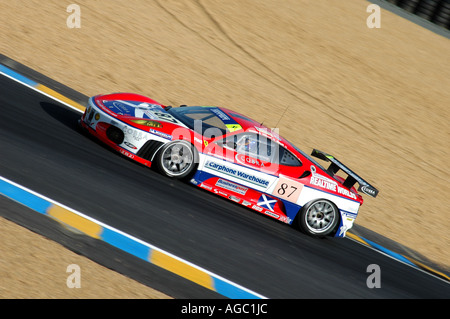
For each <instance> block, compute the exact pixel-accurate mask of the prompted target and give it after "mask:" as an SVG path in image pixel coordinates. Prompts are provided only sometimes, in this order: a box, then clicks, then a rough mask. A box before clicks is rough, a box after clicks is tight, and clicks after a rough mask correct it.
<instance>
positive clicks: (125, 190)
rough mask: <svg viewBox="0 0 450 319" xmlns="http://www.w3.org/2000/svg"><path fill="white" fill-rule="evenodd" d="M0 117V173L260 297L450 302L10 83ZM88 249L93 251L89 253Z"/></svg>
mask: <svg viewBox="0 0 450 319" xmlns="http://www.w3.org/2000/svg"><path fill="white" fill-rule="evenodd" d="M0 111H1V116H0V150H1V159H0V176H3V177H5V178H7V179H10V180H12V181H14V182H16V183H19V184H21V185H23V186H25V187H28V188H30V189H33V190H35V191H37V192H39V193H40V194H43V195H44V196H47V197H49V198H52V199H54V200H56V201H58V202H60V203H63V204H64V205H67V206H69V207H71V208H73V209H75V210H78V211H80V212H83V213H84V214H86V215H89V216H91V217H93V218H95V219H97V220H99V221H101V222H103V223H105V224H108V225H110V226H112V227H115V228H117V229H119V230H121V231H123V232H126V233H128V234H131V235H133V236H135V237H137V238H139V239H141V240H143V241H145V242H148V243H152V244H154V245H156V246H158V247H160V248H161V249H164V250H166V251H168V252H170V253H172V254H174V255H176V256H179V257H181V258H183V259H185V260H188V261H190V262H192V263H194V264H196V265H199V266H201V267H203V268H205V269H207V270H209V271H211V272H214V273H216V274H219V275H220V276H223V277H224V278H227V279H228V280H231V281H233V282H235V283H238V284H239V285H242V286H244V287H246V288H248V289H251V290H253V291H255V292H257V293H259V294H261V295H263V296H266V297H268V298H274V299H293V298H295V299H297V298H447V299H448V298H450V285H449V284H448V282H445V281H444V280H442V279H439V278H436V277H434V276H431V275H429V274H427V273H425V272H422V271H419V270H417V269H415V268H413V267H410V266H408V265H405V264H403V263H400V262H398V261H396V260H394V259H392V258H389V257H388V256H386V255H383V254H380V253H379V252H376V251H374V250H372V249H368V248H367V247H365V246H362V245H360V244H358V243H356V242H354V241H351V240H348V239H332V238H327V239H313V238H310V237H308V236H306V235H303V234H301V233H299V232H298V231H296V230H295V229H293V228H291V227H289V226H287V225H284V224H281V223H278V222H275V221H274V220H272V219H269V218H266V217H264V216H262V215H260V214H257V213H254V212H252V211H249V210H247V209H245V208H243V207H240V206H237V205H235V204H233V203H230V202H227V201H225V200H222V199H221V198H218V197H216V196H214V195H212V194H209V193H207V192H205V191H202V190H201V189H198V188H196V187H194V186H190V185H187V184H183V183H181V182H178V181H173V180H170V179H167V178H163V177H162V176H160V175H159V174H157V173H155V172H153V171H152V170H150V169H148V168H145V167H143V166H140V165H138V164H136V163H134V162H132V161H130V160H128V159H127V158H124V157H122V156H120V155H118V154H117V153H114V152H112V151H111V150H109V149H107V148H105V147H103V146H102V145H100V144H98V143H97V142H96V141H95V140H92V139H90V138H89V137H87V136H85V135H83V134H82V133H81V132H80V131H79V129H78V126H77V120H78V119H79V117H80V113H78V112H76V111H74V110H71V109H69V108H67V107H66V106H64V105H63V104H59V103H57V102H55V101H54V100H52V99H50V98H48V97H46V96H43V95H42V94H39V93H38V92H35V91H32V90H30V89H29V88H27V87H25V86H23V85H20V84H18V83H16V82H14V81H12V80H10V79H8V78H6V77H3V76H0ZM0 207H1V208H2V210H3V211H5V210H7V211H9V212H10V216H9V218H11V219H13V220H14V219H16V220H17V219H21V221H18V222H19V223H23V224H26V225H28V226H29V225H30V223H31V224H33V223H34V227H33V228H35V229H37V230H38V231H40V232H42V233H44V234H48V236H50V237H51V238H55V240H59V239H61V238H62V237H64V239H63V241H64V242H65V244H66V245H67V246H68V247H75V248H74V249H76V248H77V247H78V249H79V250H80V251H82V252H85V253H86V254H87V255H88V256H89V257H90V258H93V259H94V260H97V261H98V262H100V263H105V264H107V265H111V261H110V260H108V259H111V256H117V255H115V254H120V252H117V251H116V250H115V249H113V248H112V247H108V245H102V247H100V248H99V247H98V245H99V244H98V243H89V242H88V241H89V240H87V239H86V238H80V237H78V236H79V235H76V234H71V233H70V232H68V231H65V232H64V231H62V232H61V231H60V234H59V235H58V234H57V235H51V234H50V233H52V232H54V231H55V229H52V227H59V226H55V225H56V224H55V225H54V224H52V222H51V221H46V220H43V219H40V218H41V217H39V218H37V219H36V217H31V216H32V215H33V214H31V213H30V212H26V213H23V214H22V213H19V211H23V210H26V209H25V208H21V207H20V206H19V205H18V204H16V203H14V202H10V201H7V200H6V199H4V198H2V199H1V200H0ZM11 212H15V213H11ZM20 214H22V215H20ZM12 215H15V216H16V217H14V216H12ZM17 215H20V216H21V217H20V218H18V217H17ZM27 218H30V220H27ZM39 225H41V226H39ZM29 227H30V226H29ZM42 227H43V228H42ZM39 228H41V229H39ZM42 229H44V230H42ZM61 233H63V234H61ZM86 242H87V243H86ZM83 245H84V246H86V247H88V248H86V247H85V250H83V248H82V247H80V246H83ZM94 246H95V247H96V249H93V248H92V247H94ZM89 247H91V248H92V249H89ZM86 250H87V251H88V252H86ZM100 251H101V252H102V253H100ZM115 259H116V260H120V262H117V265H114V266H110V267H111V268H113V269H116V267H117V269H120V271H121V272H124V273H126V274H131V275H132V276H135V277H136V278H137V279H138V280H140V279H142V281H143V282H145V283H146V284H149V285H153V286H155V287H156V288H157V289H160V290H161V291H162V292H166V293H169V294H170V295H171V296H173V297H175V298H219V297H221V296H220V295H217V294H215V293H214V292H211V291H209V290H207V289H204V288H202V287H199V286H198V285H195V284H192V283H189V282H185V281H183V279H182V278H179V277H177V276H176V275H171V274H168V273H167V272H166V271H164V270H162V269H158V267H151V266H148V265H145V266H144V265H143V263H141V262H139V261H137V260H136V258H135V257H133V256H131V255H127V254H121V255H120V258H119V259H117V257H116V258H115ZM120 264H122V265H126V267H125V268H123V267H122V268H121V265H120ZM374 264H375V265H378V266H379V267H380V270H381V277H380V279H381V287H380V288H369V287H368V286H367V279H368V277H369V275H370V274H371V273H370V272H368V266H369V265H374ZM145 267H147V268H145ZM148 267H150V268H148ZM143 269H144V270H145V272H147V275H145V274H143V272H144V271H143ZM149 273H150V274H151V275H148V274H149Z"/></svg>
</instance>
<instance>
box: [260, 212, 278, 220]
mask: <svg viewBox="0 0 450 319" xmlns="http://www.w3.org/2000/svg"><path fill="white" fill-rule="evenodd" d="M264 214H266V215H268V216H270V217H274V218H276V219H279V218H280V216H278V214H275V213H272V212H269V211H268V210H266V211H264Z"/></svg>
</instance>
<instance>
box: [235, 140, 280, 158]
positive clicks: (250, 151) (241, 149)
mask: <svg viewBox="0 0 450 319" xmlns="http://www.w3.org/2000/svg"><path fill="white" fill-rule="evenodd" d="M278 148H279V147H278V144H277V143H275V142H273V141H272V140H270V139H268V138H265V137H263V136H261V135H259V134H255V133H244V134H238V135H236V138H235V150H236V152H237V153H239V154H243V155H246V156H250V157H253V158H257V159H260V160H262V161H264V162H271V163H277V162H278V153H279V152H278Z"/></svg>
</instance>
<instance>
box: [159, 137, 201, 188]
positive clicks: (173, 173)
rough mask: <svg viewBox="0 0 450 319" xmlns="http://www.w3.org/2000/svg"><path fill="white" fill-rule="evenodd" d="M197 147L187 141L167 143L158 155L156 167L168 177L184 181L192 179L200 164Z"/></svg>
mask: <svg viewBox="0 0 450 319" xmlns="http://www.w3.org/2000/svg"><path fill="white" fill-rule="evenodd" d="M197 158H198V155H197V150H196V149H195V147H194V146H193V145H192V144H191V143H188V142H186V141H173V142H170V143H167V144H166V145H164V146H163V147H162V149H161V150H160V151H159V152H158V154H157V155H156V158H155V159H156V160H155V162H156V167H157V169H158V171H159V172H160V173H162V174H163V175H166V176H168V177H172V178H176V179H183V178H186V177H190V176H191V174H192V173H193V172H194V170H195V167H196V165H197V163H198V160H197Z"/></svg>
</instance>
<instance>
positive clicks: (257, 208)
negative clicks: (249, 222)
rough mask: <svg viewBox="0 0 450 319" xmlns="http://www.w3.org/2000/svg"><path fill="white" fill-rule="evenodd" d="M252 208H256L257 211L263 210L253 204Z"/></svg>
mask: <svg viewBox="0 0 450 319" xmlns="http://www.w3.org/2000/svg"><path fill="white" fill-rule="evenodd" d="M252 209H254V210H257V211H258V212H262V211H263V208H262V207H259V206H258V205H253V206H252Z"/></svg>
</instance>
